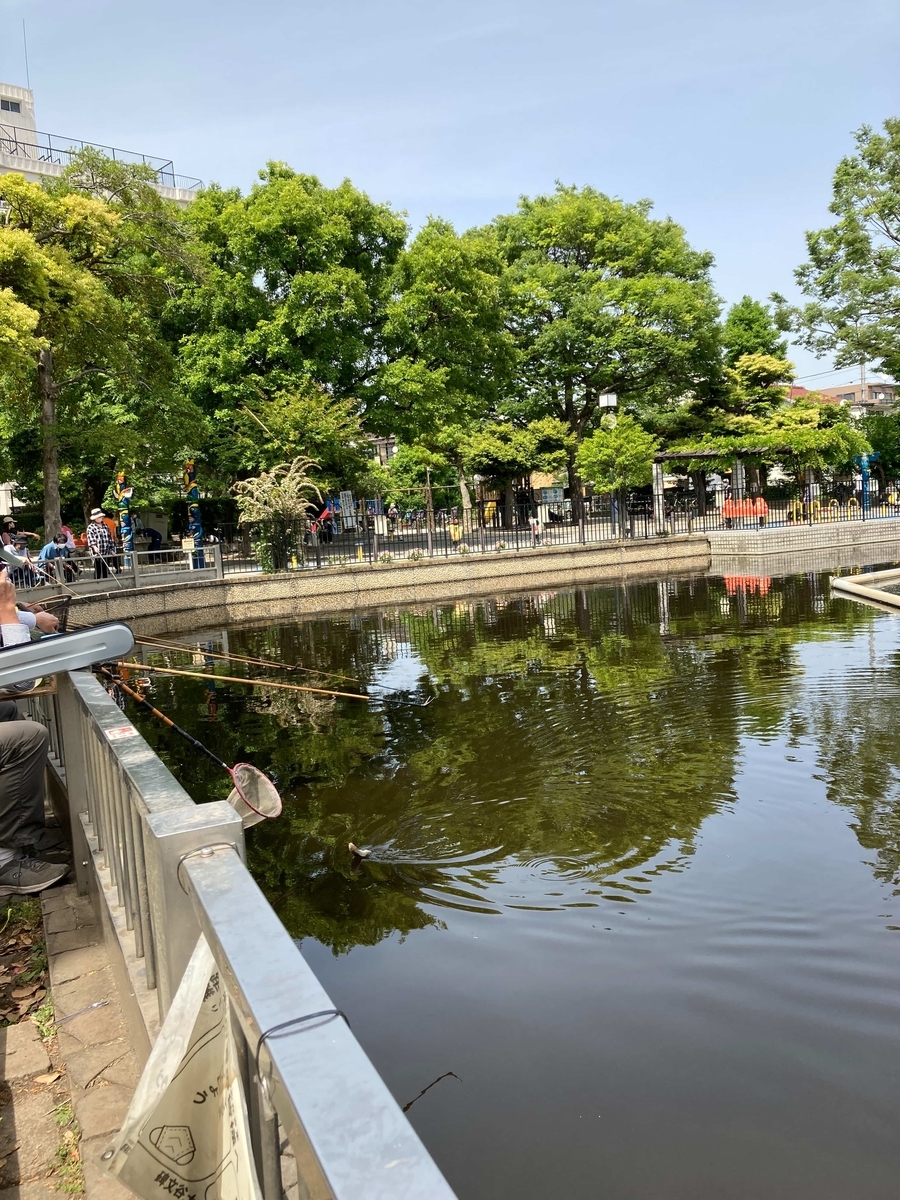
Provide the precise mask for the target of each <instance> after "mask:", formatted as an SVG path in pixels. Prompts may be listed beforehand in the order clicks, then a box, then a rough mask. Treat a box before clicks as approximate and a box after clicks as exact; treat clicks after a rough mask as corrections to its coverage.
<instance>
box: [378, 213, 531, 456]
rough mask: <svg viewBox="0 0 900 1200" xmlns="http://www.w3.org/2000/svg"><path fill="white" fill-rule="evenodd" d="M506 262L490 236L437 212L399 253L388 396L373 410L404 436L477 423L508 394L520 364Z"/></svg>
mask: <svg viewBox="0 0 900 1200" xmlns="http://www.w3.org/2000/svg"><path fill="white" fill-rule="evenodd" d="M502 273H503V262H502V259H501V257H500V255H499V252H498V249H497V245H496V242H495V240H494V239H493V238H491V237H488V236H485V235H484V234H482V233H478V232H477V231H473V232H472V233H469V234H465V235H464V236H462V237H459V236H457V234H456V232H455V231H454V229H453V226H452V225H450V224H449V222H447V221H439V220H435V219H434V218H432V219H430V220H429V221H428V222H427V223H426V225H425V226H424V228H423V229H422V230H420V232H419V233H418V234H417V235H416V237H415V238H414V240H413V241H412V243H411V245H410V246H409V248H408V249H407V250H406V251H405V252H404V253H403V254H402V255H401V257H400V259H399V261H398V263H397V267H396V270H395V271H394V277H393V287H394V297H393V299H392V301H391V303H390V305H389V306H388V310H387V319H386V323H385V350H386V355H387V361H386V362H385V364H384V366H383V367H382V369H381V372H380V375H379V385H380V389H381V393H382V396H381V400H380V401H378V400H375V401H373V402H372V404H371V405H370V406H369V409H368V413H367V415H368V418H369V420H370V421H371V422H373V423H374V424H375V425H376V427H378V426H380V428H381V429H382V431H383V432H385V433H394V434H396V435H397V436H398V437H400V438H403V439H405V440H406V441H425V442H431V441H433V439H434V438H435V436H438V435H440V433H441V431H443V430H444V429H446V428H447V427H448V426H461V425H470V424H471V423H472V422H474V421H477V420H479V419H480V418H481V417H483V416H484V415H485V414H487V413H488V412H490V411H491V410H492V409H493V408H494V407H495V406H496V404H497V402H498V400H499V399H500V398H501V396H502V395H503V393H504V389H505V387H506V386H507V385H508V383H509V380H510V378H511V373H512V369H513V365H514V351H513V345H512V338H511V336H510V334H509V333H508V332H507V331H506V330H505V329H504V327H503V310H502V305H501V296H500V292H501V276H502Z"/></svg>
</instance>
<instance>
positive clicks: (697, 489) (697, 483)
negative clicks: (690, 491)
mask: <svg viewBox="0 0 900 1200" xmlns="http://www.w3.org/2000/svg"><path fill="white" fill-rule="evenodd" d="M694 495H695V496H696V497H697V516H698V517H705V516H706V472H705V471H694Z"/></svg>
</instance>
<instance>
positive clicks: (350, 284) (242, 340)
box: [172, 163, 406, 475]
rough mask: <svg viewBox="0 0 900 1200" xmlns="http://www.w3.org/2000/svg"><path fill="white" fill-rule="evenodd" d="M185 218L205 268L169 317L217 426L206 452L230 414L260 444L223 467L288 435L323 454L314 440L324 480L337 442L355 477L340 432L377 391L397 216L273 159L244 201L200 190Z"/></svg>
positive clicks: (353, 439)
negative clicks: (324, 469)
mask: <svg viewBox="0 0 900 1200" xmlns="http://www.w3.org/2000/svg"><path fill="white" fill-rule="evenodd" d="M188 220H189V221H190V224H191V227H192V229H193V230H194V232H195V235H196V237H197V239H198V241H199V243H200V246H201V248H202V251H203V254H204V257H205V260H206V264H207V269H206V272H205V274H204V277H203V278H202V279H201V280H200V281H198V282H197V283H196V284H195V285H194V286H192V287H189V288H187V289H185V291H184V292H183V294H182V295H181V296H180V297H179V298H178V300H177V302H176V303H175V304H174V305H173V308H172V320H173V322H174V324H175V327H176V328H177V330H178V331H179V333H180V335H181V372H180V378H181V382H182V385H183V387H184V388H185V390H186V392H187V394H188V395H189V396H190V397H191V398H192V399H193V400H194V402H195V403H196V404H197V405H198V406H199V407H200V408H201V409H202V411H203V412H204V413H206V414H208V416H209V418H210V421H211V424H212V428H213V430H214V439H215V440H214V441H213V442H212V443H211V445H210V453H211V455H217V454H219V453H220V452H221V450H222V437H221V433H222V431H223V430H224V431H226V440H227V436H228V434H227V431H229V430H230V428H231V426H232V423H233V422H235V421H237V422H238V423H239V426H240V428H241V430H242V435H241V436H242V441H243V440H244V439H245V437H246V436H247V431H249V430H250V429H251V427H252V426H253V425H254V424H255V425H256V426H257V429H256V434H255V435H253V434H251V435H250V436H251V437H252V436H255V437H256V448H255V451H253V452H251V453H249V454H246V455H244V456H243V457H241V456H237V457H235V456H231V457H230V459H229V458H226V460H225V463H226V469H227V470H228V471H231V472H234V473H239V472H246V471H248V470H259V469H260V468H262V469H265V468H267V467H271V466H272V465H274V464H275V463H276V462H279V461H283V460H284V458H285V450H284V448H283V447H284V444H286V443H287V444H289V446H290V450H291V451H297V452H300V453H303V454H308V455H312V454H313V453H316V454H319V453H320V451H321V449H322V443H323V442H324V443H325V444H326V448H327V449H328V455H327V456H325V455H323V456H322V459H323V462H324V461H325V458H326V457H328V459H329V473H330V474H332V475H339V474H340V473H341V469H342V464H341V462H340V447H341V444H342V442H343V443H344V444H345V445H347V446H348V448H349V455H348V457H349V459H350V464H349V469H350V472H351V473H352V472H353V471H358V469H359V466H360V464H359V456H358V446H359V441H360V440H361V434H360V433H359V432H358V425H357V426H356V427H355V428H354V429H353V430H352V432H350V433H349V436H346V437H345V436H344V435H345V433H347V432H349V429H350V426H349V425H348V423H350V424H352V423H353V422H356V421H357V419H358V418H359V416H360V414H361V413H362V412H363V411H364V409H365V406H366V405H367V404H368V403H370V402H371V401H373V400H374V399H377V398H378V397H379V396H380V394H381V393H380V382H379V380H380V372H381V370H382V368H383V365H384V362H385V354H386V346H385V337H386V334H385V323H386V321H387V316H388V310H389V308H390V305H391V303H392V301H393V300H394V298H395V284H394V270H395V267H396V265H397V261H398V258H399V256H400V253H401V250H402V248H403V244H404V241H405V238H406V225H405V223H404V221H403V220H402V218H401V217H399V216H398V215H397V214H396V213H394V212H393V211H392V210H391V209H390V208H389V207H388V206H387V205H385V204H376V203H375V202H374V201H372V200H370V199H369V197H368V196H366V195H365V194H364V193H363V192H360V191H359V190H358V189H357V188H355V187H353V185H352V184H351V183H350V182H349V181H347V180H345V181H344V182H343V183H342V184H340V185H339V186H338V187H336V188H328V187H325V186H324V184H322V183H321V182H320V181H319V180H318V179H316V178H315V177H314V176H312V175H301V174H298V173H297V172H295V171H292V170H291V169H290V167H288V166H286V165H284V164H282V163H270V164H269V165H268V167H267V168H266V169H265V170H264V171H261V172H260V181H259V183H257V184H255V185H254V187H253V188H252V189H251V191H250V193H249V194H248V195H247V196H242V195H241V194H240V193H239V192H238V191H235V190H232V191H223V190H222V189H220V188H215V187H213V188H208V189H207V190H206V191H205V192H204V193H202V194H201V195H200V196H199V197H198V198H197V200H195V201H194V203H193V204H192V205H191V208H190V210H189V213H188ZM285 418H287V419H285ZM254 419H255V420H254ZM342 426H343V432H342V429H341V427H342ZM267 430H268V431H270V434H271V436H270V437H269V438H266V437H265V436H264V434H265V432H266V431H267ZM297 434H302V436H301V437H299V438H298V437H297V436H296V435H297Z"/></svg>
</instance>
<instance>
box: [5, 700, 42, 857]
mask: <svg viewBox="0 0 900 1200" xmlns="http://www.w3.org/2000/svg"><path fill="white" fill-rule="evenodd" d="M17 715H18V712H17V709H16V705H15V704H14V703H13V702H12V701H3V702H2V703H0V846H4V847H6V848H7V849H19V848H20V847H23V846H34V845H39V844H40V843H41V842H42V841H43V840H44V834H45V828H44V772H45V770H46V767H47V749H48V746H49V744H50V735H49V734H48V732H47V730H46V729H45V728H44V726H43V725H39V724H38V723H37V721H19V720H16V716H17Z"/></svg>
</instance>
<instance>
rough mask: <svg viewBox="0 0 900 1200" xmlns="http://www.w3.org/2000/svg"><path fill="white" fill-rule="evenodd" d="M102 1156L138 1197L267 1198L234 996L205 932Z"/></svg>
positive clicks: (197, 1199) (185, 1199)
mask: <svg viewBox="0 0 900 1200" xmlns="http://www.w3.org/2000/svg"><path fill="white" fill-rule="evenodd" d="M103 1162H104V1164H105V1165H106V1169H107V1171H109V1173H110V1174H111V1175H114V1176H116V1177H117V1178H118V1179H119V1181H120V1182H121V1183H124V1184H125V1185H126V1186H127V1187H129V1188H130V1189H131V1190H132V1191H133V1192H134V1194H135V1195H136V1196H140V1197H142V1200H164V1198H165V1197H167V1196H174V1197H175V1198H176V1200H262V1197H261V1193H260V1190H259V1183H258V1181H257V1178H256V1169H255V1167H254V1164H253V1155H252V1152H251V1149H250V1130H249V1128H248V1125H247V1107H246V1104H245V1101H244V1092H243V1088H242V1086H241V1080H240V1075H239V1073H238V1070H237V1056H236V1054H235V1047H234V1037H233V1034H232V1031H231V1019H230V1017H229V1012H228V998H227V996H226V994H225V989H224V987H222V986H221V983H220V980H219V972H218V970H217V969H216V964H215V961H214V959H213V956H212V954H211V952H210V949H209V946H208V945H207V944H206V939H205V938H203V937H201V938H200V941H199V942H198V943H197V948H196V949H195V950H194V953H193V956H192V957H191V961H190V963H189V964H188V968H187V970H186V971H185V973H184V978H183V979H182V981H181V985H180V987H179V988H178V991H177V993H176V995H175V999H174V1000H173V1001H172V1007H171V1008H170V1009H169V1013H168V1016H167V1017H166V1020H165V1023H164V1024H163V1027H162V1029H161V1030H160V1033H159V1037H158V1039H157V1041H156V1045H155V1046H154V1047H153V1050H152V1052H151V1054H150V1058H149V1060H148V1062H147V1066H146V1067H145V1068H144V1073H143V1075H142V1076H141V1079H140V1082H139V1083H138V1086H137V1090H136V1091H135V1093H134V1098H133V1100H132V1102H131V1107H130V1108H129V1110H128V1115H127V1117H126V1118H125V1123H124V1125H123V1126H122V1129H121V1131H120V1133H119V1134H118V1136H117V1137H116V1138H115V1139H114V1140H113V1142H112V1144H111V1145H110V1146H109V1147H108V1149H107V1150H105V1151H104V1153H103Z"/></svg>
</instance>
